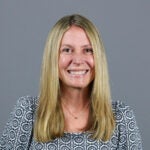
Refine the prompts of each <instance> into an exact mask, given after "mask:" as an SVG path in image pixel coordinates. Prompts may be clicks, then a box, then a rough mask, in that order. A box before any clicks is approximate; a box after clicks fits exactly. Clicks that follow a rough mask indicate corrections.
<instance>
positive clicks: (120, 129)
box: [112, 101, 142, 149]
mask: <svg viewBox="0 0 150 150" xmlns="http://www.w3.org/2000/svg"><path fill="white" fill-rule="evenodd" d="M112 108H113V112H114V117H115V121H116V129H115V134H116V136H117V138H118V139H119V146H120V147H121V149H123V148H125V149H132V148H133V147H135V149H142V142H141V135H140V131H139V128H138V125H137V122H136V119H135V115H134V111H133V109H132V108H131V107H130V106H129V105H127V104H125V103H123V102H121V101H116V102H112Z"/></svg>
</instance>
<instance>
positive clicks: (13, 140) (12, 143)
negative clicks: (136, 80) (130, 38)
mask: <svg viewBox="0 0 150 150" xmlns="http://www.w3.org/2000/svg"><path fill="white" fill-rule="evenodd" d="M34 106H35V105H34V99H33V98H32V97H29V96H26V97H21V98H19V99H18V101H17V104H16V106H15V108H14V110H13V111H12V113H11V114H10V118H9V121H8V122H7V124H6V126H5V128H4V131H3V134H2V136H1V139H0V149H3V150H10V149H13V150H17V149H23V150H26V149H28V147H29V144H30V140H31V137H32V126H33V110H34Z"/></svg>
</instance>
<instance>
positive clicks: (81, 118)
mask: <svg viewBox="0 0 150 150" xmlns="http://www.w3.org/2000/svg"><path fill="white" fill-rule="evenodd" d="M62 93H63V94H62V95H61V101H62V109H63V112H64V117H65V131H66V132H82V131H84V128H85V127H86V125H87V122H88V116H89V92H88V90H87V89H65V90H64V89H63V90H62Z"/></svg>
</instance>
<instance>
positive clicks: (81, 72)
mask: <svg viewBox="0 0 150 150" xmlns="http://www.w3.org/2000/svg"><path fill="white" fill-rule="evenodd" d="M69 73H70V74H72V75H83V74H85V73H86V70H84V71H69Z"/></svg>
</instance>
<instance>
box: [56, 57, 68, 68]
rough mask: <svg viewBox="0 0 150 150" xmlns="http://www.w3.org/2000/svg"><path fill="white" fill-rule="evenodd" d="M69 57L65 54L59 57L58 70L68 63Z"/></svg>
mask: <svg viewBox="0 0 150 150" xmlns="http://www.w3.org/2000/svg"><path fill="white" fill-rule="evenodd" d="M69 61H70V60H69V58H68V57H65V56H60V57H59V70H61V69H63V68H66V67H67V66H68V64H69Z"/></svg>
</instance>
